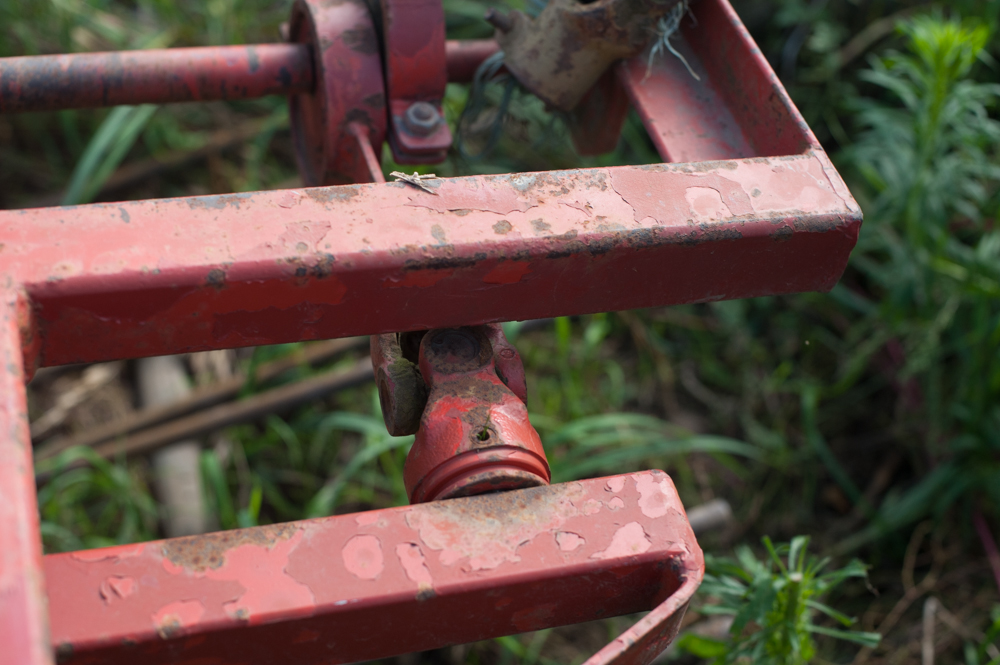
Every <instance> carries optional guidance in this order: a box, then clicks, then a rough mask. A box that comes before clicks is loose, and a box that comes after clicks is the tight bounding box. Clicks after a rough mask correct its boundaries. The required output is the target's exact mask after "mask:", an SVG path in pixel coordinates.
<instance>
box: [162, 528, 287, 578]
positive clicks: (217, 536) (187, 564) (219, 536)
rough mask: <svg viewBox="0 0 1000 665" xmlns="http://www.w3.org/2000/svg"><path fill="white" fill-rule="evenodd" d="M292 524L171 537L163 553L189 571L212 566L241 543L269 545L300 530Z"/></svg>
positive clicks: (174, 563)
mask: <svg viewBox="0 0 1000 665" xmlns="http://www.w3.org/2000/svg"><path fill="white" fill-rule="evenodd" d="M299 529H300V527H298V526H296V525H294V524H275V525H271V526H261V527H255V528H253V529H234V530H232V531H220V532H218V533H209V534H205V535H202V536H188V537H186V538H172V539H170V540H165V541H163V544H162V546H161V547H162V548H163V557H164V560H165V561H169V562H170V563H171V564H173V565H174V566H175V567H177V568H179V569H184V570H187V571H189V572H194V573H203V572H205V571H207V570H215V569H218V568H220V567H221V566H222V565H223V563H225V561H226V558H227V556H228V554H229V553H230V552H231V551H233V550H235V549H236V548H238V547H241V546H243V545H253V546H255V547H258V548H263V549H271V548H273V547H274V546H275V544H277V543H279V542H282V541H286V540H288V539H289V538H291V537H292V536H293V535H295V534H296V533H297V532H298V531H299Z"/></svg>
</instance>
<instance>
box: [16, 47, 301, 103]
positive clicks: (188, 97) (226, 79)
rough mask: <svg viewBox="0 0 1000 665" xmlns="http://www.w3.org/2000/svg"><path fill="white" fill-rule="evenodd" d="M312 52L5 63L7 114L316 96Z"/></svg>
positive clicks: (177, 52) (222, 51)
mask: <svg viewBox="0 0 1000 665" xmlns="http://www.w3.org/2000/svg"><path fill="white" fill-rule="evenodd" d="M312 85H313V73H312V58H311V56H310V53H309V47H308V46H306V45H304V44H258V45H256V46H211V47H204V48H176V49H157V50H147V51H123V52H115V53H78V54H73V55H45V56H34V57H23V58H3V59H0V113H16V112H24V111H53V110H57V109H70V108H91V107H100V106H118V105H120V104H164V103H168V102H191V101H209V100H218V99H251V98H255V97H264V96H266V95H287V94H291V93H295V92H307V91H309V90H310V89H312Z"/></svg>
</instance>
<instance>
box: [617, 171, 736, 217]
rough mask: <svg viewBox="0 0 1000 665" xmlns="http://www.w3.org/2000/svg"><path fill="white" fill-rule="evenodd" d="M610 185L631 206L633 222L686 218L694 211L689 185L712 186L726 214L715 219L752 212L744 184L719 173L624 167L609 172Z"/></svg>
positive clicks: (690, 186)
mask: <svg viewBox="0 0 1000 665" xmlns="http://www.w3.org/2000/svg"><path fill="white" fill-rule="evenodd" d="M611 186H612V187H613V188H614V190H615V191H616V192H618V194H619V195H621V197H622V198H623V199H625V202H626V203H628V204H629V205H630V206H632V210H633V212H634V218H635V221H637V222H641V221H642V220H644V219H646V218H650V217H651V218H652V219H654V220H656V221H657V222H660V223H661V224H664V223H667V222H672V221H677V220H683V219H688V218H690V217H691V216H692V215H694V214H696V213H695V211H693V210H692V206H691V203H689V202H688V198H687V190H688V189H689V188H692V187H697V188H707V189H712V190H714V191H715V192H717V193H718V195H719V197H720V199H721V200H722V203H723V205H724V207H725V211H726V213H727V214H725V215H724V217H722V218H719V217H718V216H717V217H716V218H715V219H716V220H717V221H722V219H724V218H725V217H731V216H737V217H739V216H743V215H752V214H753V212H754V210H753V205H751V203H750V197H749V196H748V195H747V193H746V192H745V191H744V190H743V186H742V185H740V183H738V182H736V181H735V180H730V179H729V178H725V177H723V176H721V175H719V174H718V173H709V174H706V175H696V174H689V173H677V172H673V171H654V170H640V169H635V170H631V169H630V170H624V169H613V170H612V171H611Z"/></svg>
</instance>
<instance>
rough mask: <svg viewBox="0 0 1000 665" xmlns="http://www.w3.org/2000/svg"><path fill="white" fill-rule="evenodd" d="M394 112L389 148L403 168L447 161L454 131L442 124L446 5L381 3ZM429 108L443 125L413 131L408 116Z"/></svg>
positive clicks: (415, 0) (412, 0)
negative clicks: (416, 107) (424, 107)
mask: <svg viewBox="0 0 1000 665" xmlns="http://www.w3.org/2000/svg"><path fill="white" fill-rule="evenodd" d="M380 5H381V15H382V43H383V50H384V52H385V53H384V56H385V73H386V80H385V83H386V94H387V95H388V100H389V104H388V109H389V147H390V148H392V155H393V158H394V159H395V160H396V161H397V162H398V163H400V164H435V163H437V162H441V161H444V158H445V156H446V155H447V154H448V148H450V147H451V140H452V139H451V130H450V129H449V128H448V123H446V122H444V121H443V118H444V111H443V109H442V107H441V102H442V100H443V99H444V91H445V86H446V85H447V83H448V60H447V55H446V48H445V38H444V37H445V22H444V7H443V6H442V4H441V0H380ZM415 105H427V106H429V107H430V108H431V110H433V112H434V114H435V115H436V116H437V118H438V120H439V121H438V122H436V123H434V124H433V126H431V127H425V128H422V129H418V130H416V131H414V127H413V124H412V122H407V115H408V114H412V112H413V108H414V106H415Z"/></svg>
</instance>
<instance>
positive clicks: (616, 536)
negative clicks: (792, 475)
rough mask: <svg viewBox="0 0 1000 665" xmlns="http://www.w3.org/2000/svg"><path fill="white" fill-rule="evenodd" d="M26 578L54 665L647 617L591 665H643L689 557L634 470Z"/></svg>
mask: <svg viewBox="0 0 1000 665" xmlns="http://www.w3.org/2000/svg"><path fill="white" fill-rule="evenodd" d="M44 568H45V575H46V579H47V581H48V592H49V608H50V616H51V624H52V644H53V646H54V647H55V650H56V651H57V653H58V654H59V657H60V662H64V663H67V664H84V663H87V664H89V663H94V664H96V663H101V664H102V665H115V664H117V663H130V664H131V663H138V662H141V663H143V664H144V665H156V664H158V663H188V664H193V663H217V662H219V663H221V662H253V663H289V662H293V663H302V664H303V665H306V664H310V663H350V662H357V661H366V660H370V659H375V658H382V657H388V656H391V655H394V654H399V653H406V652H411V651H419V650H424V649H431V648H436V647H441V646H445V645H449V644H460V643H465V642H471V641H475V640H480V639H486V638H489V637H496V636H500V635H509V634H514V633H522V632H525V631H532V630H539V629H543V628H547V627H551V626H558V625H565V624H569V623H577V622H581V621H590V620H593V619H597V618H603V617H610V616H616V615H621V614H628V613H633V612H640V611H644V610H649V609H653V608H656V609H654V611H653V612H652V613H651V614H650V615H648V616H647V617H646V618H645V619H644V620H643V621H641V622H640V623H639V624H637V626H636V627H635V628H633V629H631V630H630V631H628V632H626V633H625V634H624V635H622V637H621V638H619V639H618V640H616V641H615V642H613V643H612V644H611V645H609V647H607V648H605V650H603V651H601V652H600V653H599V654H597V655H596V656H594V658H592V659H591V660H590V661H588V662H589V663H590V665H598V664H606V663H616V664H619V663H620V664H624V663H648V662H649V661H650V660H651V659H652V658H653V657H654V656H655V651H656V649H659V648H662V647H663V646H665V642H666V641H668V638H669V637H670V636H671V631H672V630H675V629H676V623H677V622H678V621H679V619H680V615H682V614H683V610H684V607H685V604H686V603H687V601H688V600H689V599H690V598H691V595H692V594H693V593H694V591H695V589H696V588H697V586H698V584H699V583H700V581H701V577H702V574H703V570H704V563H703V559H702V553H701V550H700V549H699V547H698V544H697V542H696V540H695V537H694V534H693V533H692V532H691V528H690V526H689V525H688V522H687V519H686V517H685V514H684V509H683V507H682V506H681V503H680V500H679V499H678V497H677V494H676V491H675V490H674V487H673V484H672V482H671V481H670V478H669V477H668V476H667V475H666V474H664V473H662V472H660V471H647V472H642V473H636V474H631V475H623V476H615V477H610V478H601V479H592V480H585V481H581V482H575V483H567V484H564V485H555V486H549V487H538V488H532V489H526V490H517V491H512V492H503V493H499V494H491V495H486V496H477V497H467V498H461V499H454V500H450V501H440V502H433V503H428V504H420V505H416V506H406V507H402V508H392V509H387V510H378V511H373V512H368V513H359V514H354V515H341V516H336V517H329V518H324V519H319V520H310V521H304V522H292V523H288V524H282V525H275V526H265V527H257V528H254V529H243V530H237V531H230V532H224V533H217V534H209V535H206V536H194V537H189V538H180V539H175V540H167V541H159V542H151V543H141V544H137V545H126V546H121V547H113V548H107V549H98V550H88V551H81V552H73V553H68V554H58V555H49V556H47V557H45V561H44ZM626 591H627V592H626ZM644 646H650V647H651V648H645V649H643V647H644ZM36 662H40V661H36Z"/></svg>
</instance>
